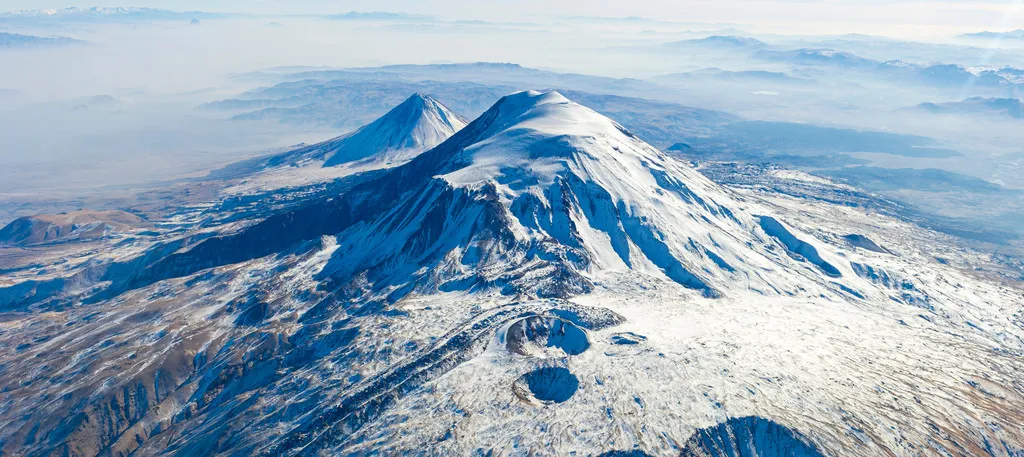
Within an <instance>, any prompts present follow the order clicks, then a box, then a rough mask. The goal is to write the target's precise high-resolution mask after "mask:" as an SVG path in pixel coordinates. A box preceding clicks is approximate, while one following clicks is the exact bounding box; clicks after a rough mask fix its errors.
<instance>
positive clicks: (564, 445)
mask: <svg viewBox="0 0 1024 457" xmlns="http://www.w3.org/2000/svg"><path fill="white" fill-rule="evenodd" d="M384 130H388V129H384ZM367 144H373V145H377V144H380V143H376V142H368V143H367ZM388 144H395V143H390V142H389V143H388ZM779 173H780V174H779V176H778V178H779V179H780V180H782V179H785V180H789V181H800V180H804V181H807V183H808V185H807V186H805V188H806V189H808V191H811V190H812V189H814V188H815V187H822V186H824V185H825V184H826V183H823V181H824V180H821V179H820V178H813V177H810V176H809V175H803V174H792V173H791V174H789V175H785V176H783V175H782V174H781V173H783V172H782V171H779ZM815 180H816V181H815ZM812 184H813V185H812ZM757 189H758V188H756V187H751V188H744V189H732V188H726V187H722V186H720V185H717V184H715V183H713V182H712V181H710V180H708V179H707V178H706V177H704V176H703V175H702V174H700V173H699V172H697V171H696V170H695V169H693V168H692V167H691V166H690V165H689V164H686V163H682V162H678V161H676V160H674V159H672V158H671V157H669V156H667V155H665V154H664V153H662V152H661V151H659V150H657V149H655V148H653V147H651V146H650V145H648V144H647V143H645V142H644V141H643V140H641V139H640V138H638V137H637V136H635V135H633V134H631V133H630V132H629V131H627V130H626V129H625V128H623V127H622V126H621V125H619V124H618V123H616V122H614V121H612V120H610V119H608V118H606V117H604V116H602V115H600V114H598V113H596V112H594V111H592V110H590V109H588V108H585V107H583V106H581V105H579V104H577V103H574V102H572V101H570V100H568V99H566V98H565V97H564V96H562V95H560V94H559V93H557V92H546V93H542V92H520V93H515V94H512V95H509V96H506V97H504V98H502V99H501V100H500V101H498V102H497V103H496V104H494V106H492V107H491V108H490V109H489V110H487V111H486V112H485V113H483V114H482V115H481V116H480V117H478V118H477V119H476V120H474V121H473V122H471V123H469V124H468V125H466V126H465V127H464V128H462V129H461V130H458V132H456V133H454V134H453V135H451V136H450V137H449V138H447V139H445V140H444V141H443V142H441V143H440V144H438V145H437V146H436V147H433V148H432V149H430V150H428V151H426V152H423V153H421V154H419V155H416V156H415V157H414V158H412V159H411V160H409V161H408V162H407V163H405V164H403V165H399V166H395V167H391V168H387V169H384V170H378V171H375V172H373V173H370V174H368V175H366V176H365V177H364V178H362V179H361V180H359V181H358V182H355V183H352V184H351V185H348V186H346V187H344V188H342V189H341V190H338V191H337V192H336V193H334V194H332V195H327V196H321V195H314V196H313V197H310V198H309V199H308V200H305V201H302V202H299V203H296V204H295V205H293V206H291V207H289V208H287V209H285V210H281V211H277V212H269V213H267V214H263V215H260V216H259V217H252V218H247V219H243V220H234V221H229V222H224V223H221V224H210V223H209V221H210V219H211V217H212V216H213V214H211V213H212V212H225V211H227V212H230V211H231V209H230V207H227V208H226V207H224V206H211V207H209V209H208V210H205V212H204V211H199V212H198V213H197V214H195V215H193V216H179V217H177V218H176V219H174V220H173V228H172V229H167V230H166V231H164V232H163V233H160V234H158V235H155V236H153V237H152V239H151V240H150V241H148V242H147V241H143V240H138V241H135V242H126V241H120V242H119V243H118V244H116V245H114V244H110V245H104V246H102V249H97V248H96V246H95V245H86V246H83V247H81V248H75V249H77V250H76V251H74V252H75V253H76V255H73V256H72V255H65V254H58V253H53V252H50V251H46V252H39V253H38V254H37V255H36V257H34V258H32V260H31V262H29V261H25V262H24V263H23V266H19V267H15V268H12V269H8V270H7V271H9V273H8V274H6V275H5V277H4V282H3V283H2V284H4V285H0V308H2V309H4V310H8V317H6V318H5V320H4V321H3V326H2V327H0V344H2V345H5V346H6V347H11V348H14V350H13V351H8V352H7V353H4V354H0V366H2V367H3V369H2V371H0V383H2V384H0V404H2V405H3V408H0V418H2V420H0V443H2V446H3V448H2V449H3V451H4V453H5V454H6V453H12V454H14V455H53V454H63V455H136V456H142V455H158V454H159V455H181V456H186V455H231V456H236V455H237V456H241V455H367V454H374V455H410V454H411V455H516V456H518V455H524V456H525V455H572V454H573V453H575V455H608V456H613V455H684V456H693V457H696V456H722V457H724V456H736V455H750V456H753V455H758V456H762V457H777V456H840V455H841V456H865V457H866V456H872V457H873V456H878V455H953V456H965V457H966V456H975V455H988V456H998V457H1015V456H1018V455H1021V453H1022V452H1024V431H1022V430H1021V429H1020V426H1019V425H1020V423H1021V422H1020V420H1021V418H1022V417H1024V408H1022V406H1021V405H1024V388H1022V387H1021V384H1020V375H1019V373H1020V372H1022V370H1024V361H1022V360H1024V359H1022V354H1024V324H1022V322H1021V316H1024V296H1022V294H1021V292H1020V288H1019V285H1017V284H1009V283H1006V282H999V281H996V280H994V279H992V278H991V277H986V276H984V275H983V272H984V271H985V268H986V267H987V264H986V263H985V261H984V259H983V257H982V256H979V255H977V254H976V253H973V252H971V251H969V250H966V249H961V248H958V247H956V246H955V245H953V244H952V243H950V240H949V239H947V238H943V237H942V236H940V235H937V234H935V233H933V232H929V231H927V230H924V229H921V228H918V227H915V226H912V225H909V224H906V223H903V222H900V221H898V220H895V219H892V218H889V217H886V216H883V215H880V214H877V213H869V212H867V211H865V210H864V209H861V208H858V207H855V206H844V205H832V204H828V203H824V202H823V201H819V200H813V199H801V198H796V197H793V196H791V195H789V194H779V193H772V192H760V191H758V190H757ZM190 221H193V222H192V224H193V225H189V223H190Z"/></svg>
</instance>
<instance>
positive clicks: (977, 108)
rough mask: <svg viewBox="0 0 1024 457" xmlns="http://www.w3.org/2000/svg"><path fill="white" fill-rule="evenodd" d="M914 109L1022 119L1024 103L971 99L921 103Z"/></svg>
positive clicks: (1009, 99) (1004, 99)
mask: <svg viewBox="0 0 1024 457" xmlns="http://www.w3.org/2000/svg"><path fill="white" fill-rule="evenodd" d="M915 108H916V109H918V110H921V111H927V112H930V113H935V114H995V115H1002V116H1009V117H1011V118H1013V119H1024V103H1022V102H1021V101H1020V100H1019V99H1016V98H984V97H971V98H968V99H966V100H963V101H959V102H948V103H922V104H920V105H917V106H916V107H915Z"/></svg>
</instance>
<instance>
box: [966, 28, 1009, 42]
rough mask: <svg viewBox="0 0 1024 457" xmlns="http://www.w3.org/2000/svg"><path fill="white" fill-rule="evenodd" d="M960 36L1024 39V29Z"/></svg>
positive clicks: (987, 38) (985, 38) (983, 38)
mask: <svg viewBox="0 0 1024 457" xmlns="http://www.w3.org/2000/svg"><path fill="white" fill-rule="evenodd" d="M959 37H960V38H973V39H982V40H992V39H997V38H1001V39H1008V40H1024V29H1017V30H1011V31H1009V32H989V31H987V30H986V31H984V32H977V33H965V34H963V35H960V36H959Z"/></svg>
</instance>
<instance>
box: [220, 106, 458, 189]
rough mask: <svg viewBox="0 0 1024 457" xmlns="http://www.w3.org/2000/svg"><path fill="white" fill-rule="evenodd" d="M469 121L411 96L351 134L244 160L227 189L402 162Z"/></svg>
mask: <svg viewBox="0 0 1024 457" xmlns="http://www.w3.org/2000/svg"><path fill="white" fill-rule="evenodd" d="M465 125H466V121H465V120H464V119H463V118H462V117H461V116H459V115H458V114H456V113H454V112H453V111H451V110H450V109H448V108H447V107H446V106H444V105H443V104H441V102H439V101H437V100H436V99H434V98H433V97H431V96H429V95H424V94H413V95H412V96H410V97H409V98H408V99H406V100H405V101H404V102H402V103H401V104H399V105H398V106H396V107H394V108H392V109H391V111H388V112H387V113H386V114H384V115H383V116H381V117H380V118H378V119H377V120H375V121H373V122H371V123H370V124H367V125H365V126H363V127H361V128H359V129H358V130H356V131H354V132H352V133H348V134H346V135H342V136H340V137H337V138H334V139H331V140H328V141H325V142H322V143H318V144H314V145H311V146H306V147H303V148H299V149H296V150H293V151H288V152H285V153H282V154H277V155H274V156H271V157H269V158H260V159H255V160H251V161H247V162H241V163H239V164H235V165H232V166H229V167H228V168H227V169H225V170H224V171H222V173H223V174H225V175H227V176H232V175H245V176H247V179H246V180H245V182H244V183H242V184H241V185H238V186H236V187H235V188H233V189H229V191H230V192H233V193H236V194H237V193H245V192H251V191H253V190H254V189H268V188H279V187H285V186H295V185H302V184H308V183H310V182H317V181H326V180H330V179H333V178H337V177H340V176H347V175H351V174H355V173H360V172H365V171H369V170H376V169H381V168H388V167H394V166H397V165H401V164H403V163H405V162H408V161H409V160H410V159H412V158H413V157H416V156H417V155H419V154H420V153H422V152H423V151H426V150H428V149H430V148H432V147H434V146H437V145H438V144H440V143H441V142H442V141H444V140H446V139H448V137H450V136H452V135H453V134H454V133H455V132H457V131H459V130H460V129H462V127H464V126H465ZM319 167H323V169H318V168H319Z"/></svg>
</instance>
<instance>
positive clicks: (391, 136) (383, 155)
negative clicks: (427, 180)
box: [323, 94, 467, 167]
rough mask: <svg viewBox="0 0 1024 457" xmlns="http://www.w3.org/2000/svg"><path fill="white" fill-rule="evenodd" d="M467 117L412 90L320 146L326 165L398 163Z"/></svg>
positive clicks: (440, 138) (445, 136)
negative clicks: (393, 104) (383, 111)
mask: <svg viewBox="0 0 1024 457" xmlns="http://www.w3.org/2000/svg"><path fill="white" fill-rule="evenodd" d="M466 123H467V122H466V121H465V120H464V119H462V117H460V116H459V115H458V114H455V113H454V112H452V111H451V110H449V109H448V108H447V107H445V106H444V105H442V104H441V103H440V102H438V101H437V100H435V99H433V98H432V97H430V96H426V95H422V94H415V95H413V96H411V97H409V98H408V99H407V100H406V101H404V102H402V104H401V105H398V106H397V107H395V108H394V109H392V110H391V111H388V113H387V114H385V115H384V116H382V117H381V118H380V119H377V120H376V121H373V122H372V123H370V124H369V125H367V126H365V127H363V128H360V129H359V130H356V131H355V132H354V133H352V134H351V135H348V136H345V137H343V138H340V139H336V140H331V141H330V142H328V144H327V145H325V147H324V148H323V149H325V150H328V153H329V154H330V156H329V157H328V159H327V162H326V163H324V166H325V167H330V166H335V165H340V164H344V163H349V162H361V161H364V162H377V163H381V164H383V165H389V166H394V165H400V164H402V163H405V162H407V161H409V159H412V158H413V157H416V156H417V155H419V153H421V152H423V151H426V150H427V149H430V148H432V147H434V146H436V145H438V144H440V143H441V142H442V141H444V140H446V139H448V137H450V136H452V135H453V134H454V133H455V132H458V131H459V130H461V129H462V128H463V127H465V126H466Z"/></svg>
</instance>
